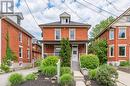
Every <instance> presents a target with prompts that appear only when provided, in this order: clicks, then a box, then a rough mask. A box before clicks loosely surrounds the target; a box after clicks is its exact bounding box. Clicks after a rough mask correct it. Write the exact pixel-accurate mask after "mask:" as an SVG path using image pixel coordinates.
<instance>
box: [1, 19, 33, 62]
mask: <svg viewBox="0 0 130 86" xmlns="http://www.w3.org/2000/svg"><path fill="white" fill-rule="evenodd" d="M7 30H8V32H9V38H10V48H11V49H12V51H13V52H14V53H15V55H16V56H17V60H19V45H21V46H23V62H25V63H26V62H28V61H30V60H31V59H30V60H28V59H27V49H28V48H29V49H30V53H31V55H32V52H31V51H32V38H31V37H30V36H28V35H27V34H25V33H24V32H22V31H20V30H19V29H18V27H15V26H13V25H12V24H10V23H9V22H7V21H6V20H4V19H2V39H1V40H2V58H3V57H4V56H5V54H6V40H5V38H6V33H7ZM19 32H22V44H21V43H19ZM28 38H29V39H30V46H28Z"/></svg>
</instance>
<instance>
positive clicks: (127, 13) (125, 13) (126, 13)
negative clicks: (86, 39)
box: [95, 8, 130, 39]
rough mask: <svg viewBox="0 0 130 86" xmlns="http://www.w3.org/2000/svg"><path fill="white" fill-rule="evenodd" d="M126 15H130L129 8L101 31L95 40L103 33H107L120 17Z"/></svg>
mask: <svg viewBox="0 0 130 86" xmlns="http://www.w3.org/2000/svg"><path fill="white" fill-rule="evenodd" d="M126 15H130V8H128V9H127V10H126V11H125V12H123V13H122V14H121V15H120V16H119V17H117V18H116V19H115V20H114V21H113V22H112V23H110V24H109V25H108V26H107V27H106V28H105V29H104V30H103V31H101V32H100V33H99V34H98V35H97V36H96V37H95V39H97V38H98V37H99V36H101V35H102V34H103V33H104V32H105V31H107V30H108V29H110V27H111V26H112V25H113V24H114V23H116V22H117V21H118V20H119V19H120V18H121V17H123V16H126Z"/></svg>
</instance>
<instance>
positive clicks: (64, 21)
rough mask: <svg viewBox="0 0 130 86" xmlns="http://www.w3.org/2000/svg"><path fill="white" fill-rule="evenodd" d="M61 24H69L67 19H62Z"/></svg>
mask: <svg viewBox="0 0 130 86" xmlns="http://www.w3.org/2000/svg"><path fill="white" fill-rule="evenodd" d="M61 23H62V24H69V18H62V19H61Z"/></svg>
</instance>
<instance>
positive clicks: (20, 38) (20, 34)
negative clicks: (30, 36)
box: [19, 32, 22, 43]
mask: <svg viewBox="0 0 130 86" xmlns="http://www.w3.org/2000/svg"><path fill="white" fill-rule="evenodd" d="M19 42H21V43H22V33H21V32H20V33H19Z"/></svg>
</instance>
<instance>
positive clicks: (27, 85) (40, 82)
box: [19, 75, 59, 86]
mask: <svg viewBox="0 0 130 86" xmlns="http://www.w3.org/2000/svg"><path fill="white" fill-rule="evenodd" d="M19 86H59V85H58V84H57V81H55V83H52V82H51V79H45V76H43V75H39V76H38V79H37V80H33V81H26V82H24V83H22V84H21V85H19Z"/></svg>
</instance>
